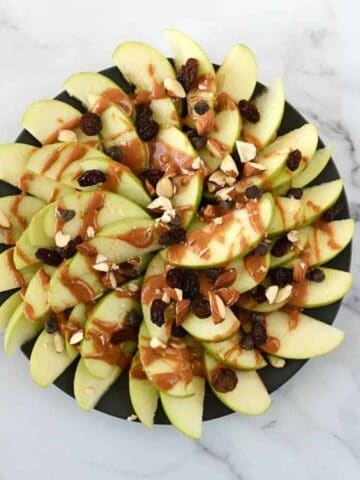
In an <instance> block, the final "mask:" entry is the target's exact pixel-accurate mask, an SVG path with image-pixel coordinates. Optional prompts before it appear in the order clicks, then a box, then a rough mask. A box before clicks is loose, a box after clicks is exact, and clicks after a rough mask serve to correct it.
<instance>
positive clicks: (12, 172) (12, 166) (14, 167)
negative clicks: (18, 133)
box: [0, 143, 37, 187]
mask: <svg viewBox="0 0 360 480" xmlns="http://www.w3.org/2000/svg"><path fill="white" fill-rule="evenodd" d="M36 150H37V147H34V146H33V145H28V144H26V143H7V144H4V145H0V179H1V180H3V181H4V182H7V183H10V185H14V187H18V186H19V178H20V177H21V175H22V174H23V173H24V171H25V168H26V163H27V160H28V158H29V156H30V155H31V154H32V153H34V152H35V151H36Z"/></svg>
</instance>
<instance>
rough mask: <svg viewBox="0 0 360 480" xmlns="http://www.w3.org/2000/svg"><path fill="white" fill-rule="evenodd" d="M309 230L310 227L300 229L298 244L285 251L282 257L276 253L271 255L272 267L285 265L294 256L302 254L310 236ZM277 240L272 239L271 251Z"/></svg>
mask: <svg viewBox="0 0 360 480" xmlns="http://www.w3.org/2000/svg"><path fill="white" fill-rule="evenodd" d="M309 232H310V230H309V228H308V227H305V228H302V229H301V230H298V238H299V240H298V241H297V242H296V244H294V245H293V248H291V249H290V250H289V251H288V252H287V253H285V255H282V256H281V257H275V256H274V255H270V268H275V267H280V266H281V265H284V264H285V263H287V262H289V261H290V260H292V259H293V258H295V257H298V256H299V255H301V254H302V253H303V251H304V249H305V246H306V244H307V241H308V238H309ZM276 240H277V238H273V239H272V243H271V245H270V251H271V249H272V247H273V245H274V243H275V242H276Z"/></svg>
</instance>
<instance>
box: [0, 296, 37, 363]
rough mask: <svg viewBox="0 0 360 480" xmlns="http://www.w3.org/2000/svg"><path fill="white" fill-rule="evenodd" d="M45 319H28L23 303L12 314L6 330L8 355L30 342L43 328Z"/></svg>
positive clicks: (5, 339)
mask: <svg viewBox="0 0 360 480" xmlns="http://www.w3.org/2000/svg"><path fill="white" fill-rule="evenodd" d="M43 326H44V321H43V320H40V321H37V322H33V321H31V320H28V319H27V318H26V317H25V315H24V311H23V304H22V303H21V304H20V305H19V306H18V307H17V308H16V310H15V311H14V313H13V314H12V315H11V318H10V320H9V323H8V325H7V327H6V330H5V336H4V351H5V354H6V355H8V356H9V355H12V354H13V353H14V351H15V350H17V349H18V348H20V347H21V345H23V344H24V343H26V342H28V341H29V340H31V339H32V338H34V337H36V335H37V334H38V333H39V332H40V331H41V330H42V328H43Z"/></svg>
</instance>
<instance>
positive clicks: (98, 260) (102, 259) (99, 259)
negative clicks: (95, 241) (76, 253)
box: [95, 253, 108, 263]
mask: <svg viewBox="0 0 360 480" xmlns="http://www.w3.org/2000/svg"><path fill="white" fill-rule="evenodd" d="M107 259H108V258H107V257H105V255H103V254H101V253H98V254H97V255H96V259H95V263H102V262H106V261H107Z"/></svg>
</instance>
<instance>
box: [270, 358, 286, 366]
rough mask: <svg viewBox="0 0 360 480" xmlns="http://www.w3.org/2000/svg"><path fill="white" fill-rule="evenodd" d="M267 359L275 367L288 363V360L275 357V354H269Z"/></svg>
mask: <svg viewBox="0 0 360 480" xmlns="http://www.w3.org/2000/svg"><path fill="white" fill-rule="evenodd" d="M267 359H268V360H269V363H270V365H271V366H272V367H274V368H284V367H285V365H286V361H285V359H284V358H280V357H275V355H267Z"/></svg>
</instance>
